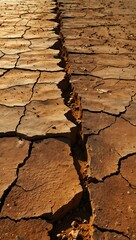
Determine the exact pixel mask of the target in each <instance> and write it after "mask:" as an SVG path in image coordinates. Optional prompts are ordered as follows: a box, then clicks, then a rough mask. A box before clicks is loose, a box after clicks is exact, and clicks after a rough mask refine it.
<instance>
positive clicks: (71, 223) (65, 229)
mask: <svg viewBox="0 0 136 240" xmlns="http://www.w3.org/2000/svg"><path fill="white" fill-rule="evenodd" d="M56 5H57V8H56V9H55V12H57V18H56V21H57V22H58V27H57V28H56V29H55V32H56V33H57V34H59V36H60V39H59V40H58V41H57V42H56V44H55V45H53V47H52V48H55V49H56V48H58V49H59V50H60V54H59V57H60V58H61V62H60V66H61V67H63V68H64V69H65V72H66V75H65V78H64V80H63V81H62V82H60V83H59V84H58V87H59V88H60V89H61V91H62V97H63V99H64V103H65V105H67V106H68V107H69V108H70V111H69V112H68V113H67V114H66V117H67V119H68V120H70V121H72V122H73V123H74V124H75V125H76V127H77V134H76V142H75V143H74V145H73V144H72V146H71V153H72V156H73V161H74V166H75V169H76V171H77V173H78V176H79V179H80V183H81V186H82V188H83V196H82V199H81V202H80V204H79V206H78V207H77V208H76V209H73V210H72V211H70V212H68V213H67V214H66V216H65V217H64V218H62V219H60V220H59V221H57V222H54V224H53V230H52V232H51V240H57V239H73V238H70V237H71V235H70V234H72V231H75V232H76V233H79V234H78V238H77V239H88V236H89V232H90V217H91V215H92V208H91V203H90V199H89V191H88V188H87V180H88V176H87V172H88V168H89V165H88V162H87V149H86V146H85V144H84V141H83V138H82V133H81V129H82V126H81V120H82V106H81V99H80V97H79V96H78V94H77V93H76V92H75V91H74V88H73V87H72V84H71V71H70V66H69V62H68V53H67V49H66V48H65V45H64V38H63V35H62V32H61V12H60V8H59V4H58V2H57V0H56Z"/></svg>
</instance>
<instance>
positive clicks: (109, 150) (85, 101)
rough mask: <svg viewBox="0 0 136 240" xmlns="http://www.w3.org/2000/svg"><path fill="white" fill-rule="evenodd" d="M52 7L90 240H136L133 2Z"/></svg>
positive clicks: (135, 30) (135, 31) (70, 3)
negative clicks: (72, 98)
mask: <svg viewBox="0 0 136 240" xmlns="http://www.w3.org/2000/svg"><path fill="white" fill-rule="evenodd" d="M59 3H60V9H61V10H60V11H61V12H62V14H61V17H62V34H63V37H64V45H65V47H66V49H67V53H68V63H69V68H70V73H71V84H72V86H73V87H74V90H75V92H76V93H78V96H79V97H80V98H81V106H82V110H83V113H82V125H81V126H82V137H83V141H84V142H85V144H86V148H87V153H88V163H89V171H88V173H87V174H88V189H89V193H90V201H91V205H92V225H93V227H94V233H93V235H92V239H93V240H100V239H106V240H113V239H121V240H124V239H136V222H135V219H136V170H135V169H136V1H127V0H126V1H118V0H117V1H106V0H101V1H95V0H86V1H80V0H74V1H73V0H71V1H70V0H66V1H61V0H59ZM88 239H89V238H88Z"/></svg>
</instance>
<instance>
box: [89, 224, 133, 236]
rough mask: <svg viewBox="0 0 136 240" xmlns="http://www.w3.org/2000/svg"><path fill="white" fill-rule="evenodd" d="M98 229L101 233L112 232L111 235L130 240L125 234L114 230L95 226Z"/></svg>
mask: <svg viewBox="0 0 136 240" xmlns="http://www.w3.org/2000/svg"><path fill="white" fill-rule="evenodd" d="M93 225H94V227H95V228H96V229H98V230H99V231H100V232H111V233H116V234H118V235H122V236H123V237H126V238H127V239H130V238H129V237H128V236H127V235H126V234H125V233H124V232H120V231H117V230H114V229H105V228H102V227H99V226H97V225H96V224H93Z"/></svg>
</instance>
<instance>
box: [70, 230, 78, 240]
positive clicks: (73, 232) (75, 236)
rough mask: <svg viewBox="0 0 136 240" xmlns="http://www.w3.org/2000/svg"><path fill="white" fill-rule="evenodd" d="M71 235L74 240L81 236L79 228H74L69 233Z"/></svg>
mask: <svg viewBox="0 0 136 240" xmlns="http://www.w3.org/2000/svg"><path fill="white" fill-rule="evenodd" d="M69 235H70V236H72V238H73V239H74V240H76V239H77V238H78V237H79V230H78V229H76V230H74V229H73V230H72V231H71V232H70V233H69Z"/></svg>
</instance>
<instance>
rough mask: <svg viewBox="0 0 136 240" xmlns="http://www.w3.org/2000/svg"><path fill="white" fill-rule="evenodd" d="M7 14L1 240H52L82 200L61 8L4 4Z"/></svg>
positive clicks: (0, 50) (0, 19) (0, 78)
mask: <svg viewBox="0 0 136 240" xmlns="http://www.w3.org/2000/svg"><path fill="white" fill-rule="evenodd" d="M0 9H1V13H0V26H1V31H0V169H1V170H0V239H2V240H8V239H11V240H31V239H33V240H37V239H41V240H44V239H46V240H49V239H51V230H52V225H53V222H54V221H56V220H58V219H60V218H62V217H63V216H64V215H65V214H66V213H67V212H68V211H71V209H73V208H76V207H77V206H78V205H79V203H80V200H81V197H82V187H81V185H80V180H79V177H78V174H77V172H76V169H75V166H74V160H73V157H72V153H71V145H72V144H75V141H76V134H77V127H76V125H75V124H74V123H73V122H72V121H70V120H68V119H67V117H66V116H67V114H70V108H69V107H67V106H66V105H65V103H64V98H63V97H62V95H63V94H62V92H63V90H65V89H67V88H68V87H69V83H68V82H67V80H66V72H65V69H64V67H62V65H63V64H61V62H62V58H61V56H60V50H61V44H58V42H59V41H60V40H59V39H60V36H59V33H58V29H59V22H57V5H56V2H55V1H53V0H49V1H44V0H41V1H29V0H27V1H25V2H24V1H23V0H17V1H15V0H11V1H6V0H2V1H1V2H0ZM58 86H59V87H58ZM63 88H64V89H63ZM64 97H65V96H64ZM70 183H72V184H70Z"/></svg>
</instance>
